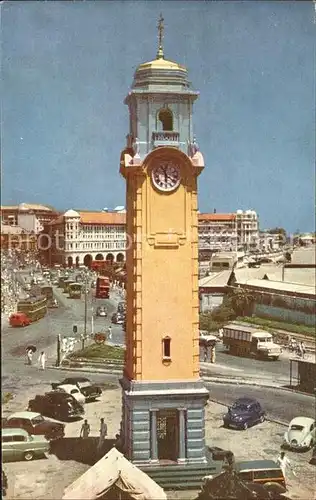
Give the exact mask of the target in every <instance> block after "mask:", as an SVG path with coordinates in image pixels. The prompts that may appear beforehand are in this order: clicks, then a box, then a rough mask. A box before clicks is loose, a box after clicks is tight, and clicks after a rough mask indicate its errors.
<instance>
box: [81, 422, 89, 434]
mask: <svg viewBox="0 0 316 500" xmlns="http://www.w3.org/2000/svg"><path fill="white" fill-rule="evenodd" d="M89 434H90V425H89V424H88V420H85V421H84V422H83V424H82V426H81V430H80V437H81V438H83V439H87V438H88V437H89Z"/></svg>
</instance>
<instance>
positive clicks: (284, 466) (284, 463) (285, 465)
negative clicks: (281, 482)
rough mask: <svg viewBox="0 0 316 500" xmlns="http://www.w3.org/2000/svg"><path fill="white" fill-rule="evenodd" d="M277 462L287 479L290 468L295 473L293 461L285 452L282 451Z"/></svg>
mask: <svg viewBox="0 0 316 500" xmlns="http://www.w3.org/2000/svg"><path fill="white" fill-rule="evenodd" d="M277 464H278V465H279V466H280V469H281V470H282V473H283V476H284V478H285V479H287V470H288V469H290V470H291V471H292V473H293V474H294V475H295V473H294V471H293V469H292V467H291V462H290V461H289V459H288V458H287V457H286V456H285V452H284V451H281V453H280V455H279V456H278V458H277Z"/></svg>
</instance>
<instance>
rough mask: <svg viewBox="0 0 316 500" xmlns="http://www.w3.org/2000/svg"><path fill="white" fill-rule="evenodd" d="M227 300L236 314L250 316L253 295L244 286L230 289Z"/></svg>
mask: <svg viewBox="0 0 316 500" xmlns="http://www.w3.org/2000/svg"><path fill="white" fill-rule="evenodd" d="M229 300H230V303H231V306H232V308H233V310H234V311H235V313H236V315H237V316H251V314H252V311H253V305H254V296H253V294H252V293H251V292H249V290H245V289H244V288H240V287H238V288H234V289H232V291H231V293H230V296H229Z"/></svg>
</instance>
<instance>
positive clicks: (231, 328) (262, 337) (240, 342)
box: [223, 323, 281, 361]
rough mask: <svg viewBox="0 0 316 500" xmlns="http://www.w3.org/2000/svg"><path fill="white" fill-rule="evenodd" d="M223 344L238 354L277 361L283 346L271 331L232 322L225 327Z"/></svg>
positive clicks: (231, 351)
mask: <svg viewBox="0 0 316 500" xmlns="http://www.w3.org/2000/svg"><path fill="white" fill-rule="evenodd" d="M223 345H224V346H225V347H226V348H227V349H228V350H229V352H230V353H231V354H235V355H236V356H255V357H258V358H261V359H272V360H274V361H276V360H277V359H279V356H280V354H281V348H280V346H279V345H278V344H275V343H274V342H273V336H272V334H271V333H269V332H266V331H264V330H259V329H257V328H255V327H252V326H248V325H240V324H236V323H230V324H228V325H226V326H224V327H223Z"/></svg>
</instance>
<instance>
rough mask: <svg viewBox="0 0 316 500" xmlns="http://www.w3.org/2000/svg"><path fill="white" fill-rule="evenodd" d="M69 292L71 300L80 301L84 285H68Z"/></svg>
mask: <svg viewBox="0 0 316 500" xmlns="http://www.w3.org/2000/svg"><path fill="white" fill-rule="evenodd" d="M68 292H69V298H70V299H80V298H81V292H82V285H81V284H80V283H70V284H69V285H68Z"/></svg>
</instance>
